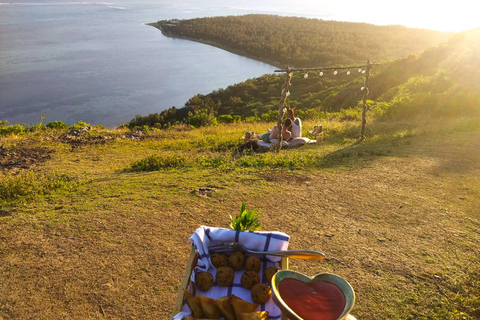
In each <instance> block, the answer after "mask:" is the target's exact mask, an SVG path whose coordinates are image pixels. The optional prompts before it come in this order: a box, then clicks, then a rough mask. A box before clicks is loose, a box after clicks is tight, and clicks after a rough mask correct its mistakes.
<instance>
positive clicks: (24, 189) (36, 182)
mask: <svg viewBox="0 0 480 320" xmlns="http://www.w3.org/2000/svg"><path fill="white" fill-rule="evenodd" d="M75 186H76V183H74V181H73V179H72V178H70V177H69V176H68V175H67V174H58V173H50V174H35V173H33V172H32V171H28V170H25V171H21V172H20V173H19V174H17V175H11V174H7V175H4V176H3V179H0V199H2V200H15V199H18V198H26V199H32V198H35V197H36V196H42V195H45V194H49V193H51V192H53V191H55V190H57V189H65V190H68V189H72V188H73V187H75Z"/></svg>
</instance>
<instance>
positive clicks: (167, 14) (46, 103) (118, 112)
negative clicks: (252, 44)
mask: <svg viewBox="0 0 480 320" xmlns="http://www.w3.org/2000/svg"><path fill="white" fill-rule="evenodd" d="M227 2H229V1H225V2H224V3H222V5H218V4H216V3H218V2H215V1H210V2H209V1H195V0H190V1H181V2H173V1H161V0H152V1H149V2H146V1H133V0H130V1H129V0H124V1H122V0H110V2H108V3H107V2H105V3H104V2H64V1H51V2H43V1H40V2H39V1H31V0H30V1H25V0H22V1H16V2H14V1H12V2H8V3H7V2H2V3H1V4H0V120H7V121H9V122H10V123H28V124H35V123H37V122H39V121H40V117H41V116H42V115H44V114H45V115H46V119H45V121H44V122H45V123H48V122H50V121H56V120H60V121H64V122H66V123H67V124H73V123H76V122H77V121H79V120H81V121H85V122H87V123H91V124H103V125H105V126H107V127H114V126H116V125H119V124H121V123H126V122H128V121H129V120H131V119H132V118H134V117H135V115H137V114H140V115H148V114H149V113H155V112H161V111H162V110H165V109H167V108H170V107H172V106H176V107H177V108H181V107H183V106H184V104H185V102H187V100H188V99H189V98H191V97H192V96H194V95H195V94H197V93H200V94H207V93H209V92H211V91H213V90H216V89H218V88H225V87H227V86H228V85H231V84H234V83H238V82H242V81H244V80H247V79H249V78H254V77H258V76H261V75H263V74H266V73H272V72H273V71H274V69H275V67H273V66H271V65H268V64H266V63H262V62H258V61H255V60H252V59H249V58H246V57H242V56H238V55H235V54H232V53H229V52H227V51H224V50H221V49H218V48H215V47H212V46H208V45H205V44H201V43H197V42H193V41H187V40H181V39H172V38H167V37H165V36H163V35H162V34H161V32H160V31H159V30H158V29H155V28H153V27H150V26H146V25H144V23H146V22H153V21H157V20H161V19H171V18H181V19H185V18H193V17H201V16H216V15H228V14H237V15H238V14H246V13H251V12H256V13H264V12H265V11H264V10H262V9H260V10H256V11H255V9H252V8H250V7H248V8H244V9H239V8H236V7H234V3H235V2H234V1H230V2H231V3H230V4H231V6H228V4H227ZM253 4H254V3H253V2H252V5H253ZM247 5H248V3H247Z"/></svg>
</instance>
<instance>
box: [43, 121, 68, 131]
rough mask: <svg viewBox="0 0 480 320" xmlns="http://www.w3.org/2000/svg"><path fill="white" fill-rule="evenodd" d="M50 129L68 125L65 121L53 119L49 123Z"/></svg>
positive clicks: (65, 127) (63, 127) (62, 127)
mask: <svg viewBox="0 0 480 320" xmlns="http://www.w3.org/2000/svg"><path fill="white" fill-rule="evenodd" d="M47 128H49V129H68V125H67V124H66V123H65V122H63V121H52V122H49V123H48V124H47Z"/></svg>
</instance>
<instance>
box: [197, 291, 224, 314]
mask: <svg viewBox="0 0 480 320" xmlns="http://www.w3.org/2000/svg"><path fill="white" fill-rule="evenodd" d="M198 297H199V300H200V304H201V305H202V310H203V316H204V317H205V318H206V319H218V318H220V314H221V313H220V309H218V307H217V306H216V305H215V300H214V299H212V298H209V297H205V296H198Z"/></svg>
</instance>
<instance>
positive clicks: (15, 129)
mask: <svg viewBox="0 0 480 320" xmlns="http://www.w3.org/2000/svg"><path fill="white" fill-rule="evenodd" d="M25 131H26V129H25V127H24V126H23V125H20V124H14V125H10V124H9V123H8V121H0V135H9V134H16V135H22V134H25Z"/></svg>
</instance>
